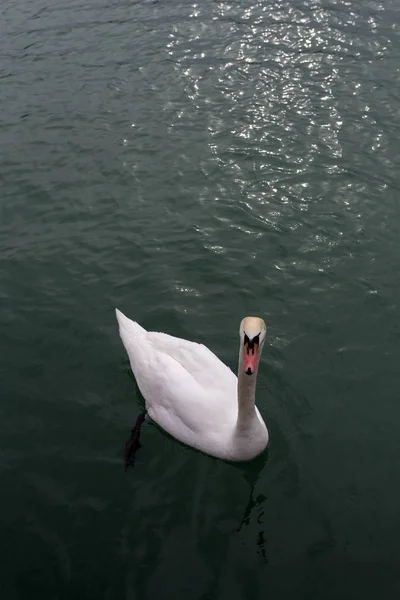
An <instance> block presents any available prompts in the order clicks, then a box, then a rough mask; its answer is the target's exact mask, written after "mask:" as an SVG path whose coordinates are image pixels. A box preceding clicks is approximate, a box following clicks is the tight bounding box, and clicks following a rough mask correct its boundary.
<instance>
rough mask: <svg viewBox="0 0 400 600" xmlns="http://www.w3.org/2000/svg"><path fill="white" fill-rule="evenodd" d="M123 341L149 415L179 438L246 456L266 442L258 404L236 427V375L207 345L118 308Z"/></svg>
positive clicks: (233, 456) (222, 454) (217, 452)
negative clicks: (148, 326)
mask: <svg viewBox="0 0 400 600" xmlns="http://www.w3.org/2000/svg"><path fill="white" fill-rule="evenodd" d="M116 316H117V320H118V324H119V332H120V336H121V340H122V342H123V344H124V346H125V349H126V351H127V353H128V357H129V361H130V365H131V368H132V371H133V373H134V375H135V378H136V381H137V384H138V386H139V389H140V391H141V393H142V395H143V397H144V399H145V402H146V409H147V411H148V413H149V416H150V417H151V418H152V419H153V420H154V421H155V422H156V423H157V424H158V425H160V427H162V428H163V429H164V430H165V431H167V432H168V433H170V434H171V435H172V436H174V437H175V438H177V439H178V440H180V441H182V442H184V443H185V444H188V445H190V446H193V447H194V448H197V449H199V450H201V451H203V452H206V453H207V454H211V455H213V456H217V457H219V458H225V459H229V460H248V459H249V458H253V457H254V456H256V455H257V454H259V453H260V452H261V451H262V450H263V449H264V448H265V446H266V445H267V443H268V431H267V428H266V426H265V424H264V421H263V420H262V418H261V415H260V413H259V411H258V410H257V408H255V410H254V417H255V418H254V419H253V420H251V422H250V423H249V427H248V428H245V429H243V428H242V429H240V430H238V428H237V420H238V397H237V385H238V380H237V377H236V375H234V373H233V372H232V371H231V370H230V369H229V368H228V367H227V366H226V365H225V364H224V363H223V362H222V361H221V360H219V358H218V357H217V356H216V355H215V354H214V353H213V352H211V350H209V349H208V348H206V346H204V345H203V344H197V343H196V342H190V341H188V340H183V339H180V338H176V337H173V336H171V335H168V334H166V333H157V332H148V331H146V330H145V329H143V327H141V326H140V325H139V324H138V323H136V322H135V321H131V320H130V319H128V318H127V317H126V316H125V315H124V314H123V313H122V312H120V311H119V310H118V309H117V310H116Z"/></svg>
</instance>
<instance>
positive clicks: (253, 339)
mask: <svg viewBox="0 0 400 600" xmlns="http://www.w3.org/2000/svg"><path fill="white" fill-rule="evenodd" d="M266 335H267V327H266V325H265V322H264V320H263V319H260V318H259V317H245V318H244V319H243V320H242V322H241V323H240V340H241V342H240V343H241V345H242V347H243V370H244V372H245V373H246V374H247V375H254V373H255V372H256V371H257V365H258V361H259V358H260V355H261V350H262V347H263V344H264V341H265V336H266Z"/></svg>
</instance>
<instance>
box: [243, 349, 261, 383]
mask: <svg viewBox="0 0 400 600" xmlns="http://www.w3.org/2000/svg"><path fill="white" fill-rule="evenodd" d="M257 355H258V344H257V343H254V342H250V341H249V342H246V343H245V344H244V361H243V368H244V371H245V373H247V375H253V373H255V372H256V369H257Z"/></svg>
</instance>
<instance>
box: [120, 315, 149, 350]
mask: <svg viewBox="0 0 400 600" xmlns="http://www.w3.org/2000/svg"><path fill="white" fill-rule="evenodd" d="M115 315H116V317H117V321H118V325H119V334H120V336H121V339H122V341H123V343H124V345H125V346H126V343H127V342H129V341H132V339H134V338H137V337H141V336H143V335H145V334H146V330H145V329H144V328H143V327H141V326H140V325H139V323H136V321H132V320H131V319H128V317H126V316H125V315H124V314H123V313H122V312H121V311H120V310H118V308H116V309H115Z"/></svg>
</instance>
